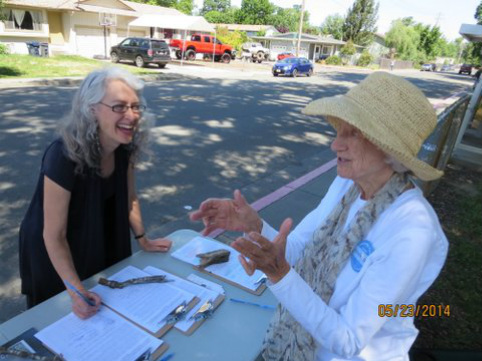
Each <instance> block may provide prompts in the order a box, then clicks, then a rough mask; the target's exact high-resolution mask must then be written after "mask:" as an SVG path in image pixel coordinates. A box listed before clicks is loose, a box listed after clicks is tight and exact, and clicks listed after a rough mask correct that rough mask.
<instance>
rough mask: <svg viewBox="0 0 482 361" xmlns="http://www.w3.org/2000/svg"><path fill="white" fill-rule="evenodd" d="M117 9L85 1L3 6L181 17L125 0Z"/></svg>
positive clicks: (17, 1)
mask: <svg viewBox="0 0 482 361" xmlns="http://www.w3.org/2000/svg"><path fill="white" fill-rule="evenodd" d="M118 1H119V3H120V5H123V6H122V7H121V8H119V9H115V8H108V7H102V6H99V5H97V4H95V1H94V2H93V1H88V0H87V1H86V0H5V1H4V3H5V5H17V6H26V7H34V8H42V9H57V10H74V11H89V12H112V13H116V14H118V15H126V16H139V15H144V14H159V15H182V12H180V11H179V10H177V9H172V8H166V7H162V6H155V5H149V4H140V3H136V2H132V1H127V0H118Z"/></svg>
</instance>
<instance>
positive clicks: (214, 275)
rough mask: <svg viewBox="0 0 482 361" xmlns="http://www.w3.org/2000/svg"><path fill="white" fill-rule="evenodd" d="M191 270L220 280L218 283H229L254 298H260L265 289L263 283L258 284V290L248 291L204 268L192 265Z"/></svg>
mask: <svg viewBox="0 0 482 361" xmlns="http://www.w3.org/2000/svg"><path fill="white" fill-rule="evenodd" d="M193 268H194V269H195V270H196V271H199V272H201V273H205V274H207V275H210V276H212V277H214V278H216V279H218V280H220V281H223V282H226V283H229V284H230V285H232V286H235V287H238V288H241V289H242V290H243V291H246V292H249V293H251V294H253V295H256V296H261V294H262V293H263V292H264V290H265V289H266V285H265V284H264V283H260V284H259V286H258V288H256V289H255V290H251V289H249V288H247V287H244V286H243V285H241V284H239V283H236V282H233V281H231V280H229V279H227V278H224V277H222V276H219V275H217V274H216V273H214V272H211V271H209V270H206V269H204V268H202V267H199V266H194V265H193Z"/></svg>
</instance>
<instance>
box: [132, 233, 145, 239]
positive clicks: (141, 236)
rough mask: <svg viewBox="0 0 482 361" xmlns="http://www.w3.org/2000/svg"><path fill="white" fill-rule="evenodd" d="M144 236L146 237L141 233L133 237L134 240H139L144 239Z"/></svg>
mask: <svg viewBox="0 0 482 361" xmlns="http://www.w3.org/2000/svg"><path fill="white" fill-rule="evenodd" d="M145 235H146V234H145V233H142V234H140V235H138V236H134V239H141V238H143V237H145Z"/></svg>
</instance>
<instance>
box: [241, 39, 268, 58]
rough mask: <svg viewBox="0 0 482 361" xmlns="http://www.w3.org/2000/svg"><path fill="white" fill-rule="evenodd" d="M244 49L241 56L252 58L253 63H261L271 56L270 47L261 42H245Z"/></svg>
mask: <svg viewBox="0 0 482 361" xmlns="http://www.w3.org/2000/svg"><path fill="white" fill-rule="evenodd" d="M242 49H243V53H242V55H241V57H242V58H245V59H248V60H251V61H252V62H253V63H255V62H258V63H261V62H262V61H263V60H268V58H269V49H268V48H265V47H264V46H263V45H262V44H261V43H244V44H243V46H242Z"/></svg>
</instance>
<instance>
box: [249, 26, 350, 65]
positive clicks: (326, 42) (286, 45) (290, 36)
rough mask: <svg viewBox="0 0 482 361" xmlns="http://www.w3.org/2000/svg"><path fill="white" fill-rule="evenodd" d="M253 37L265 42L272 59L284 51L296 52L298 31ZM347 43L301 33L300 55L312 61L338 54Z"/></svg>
mask: <svg viewBox="0 0 482 361" xmlns="http://www.w3.org/2000/svg"><path fill="white" fill-rule="evenodd" d="M251 38H252V39H255V40H258V41H260V42H263V43H264V46H265V47H267V48H268V49H270V58H271V59H276V57H277V56H278V54H280V53H283V52H292V53H293V54H296V48H297V46H298V33H285V34H274V35H271V36H267V35H265V36H252V37H251ZM345 44H346V42H344V41H342V40H337V39H334V38H332V37H323V36H318V35H310V34H301V43H300V53H299V56H303V57H306V58H308V59H310V60H312V61H316V60H318V59H325V58H327V57H329V56H331V55H336V54H338V52H339V50H340V49H341V47H342V46H343V45H345Z"/></svg>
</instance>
